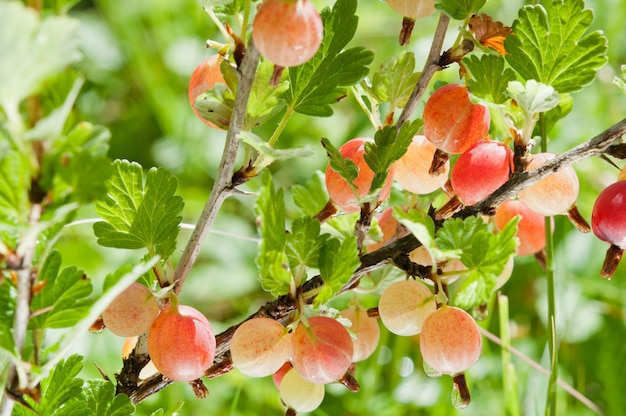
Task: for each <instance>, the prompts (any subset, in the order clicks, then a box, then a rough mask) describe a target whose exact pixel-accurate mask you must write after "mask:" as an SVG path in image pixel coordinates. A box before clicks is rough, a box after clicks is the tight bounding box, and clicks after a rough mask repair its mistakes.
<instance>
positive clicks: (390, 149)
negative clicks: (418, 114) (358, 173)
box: [363, 119, 424, 192]
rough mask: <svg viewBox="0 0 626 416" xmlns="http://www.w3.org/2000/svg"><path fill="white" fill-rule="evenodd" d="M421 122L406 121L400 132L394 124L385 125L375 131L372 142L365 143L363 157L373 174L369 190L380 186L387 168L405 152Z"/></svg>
mask: <svg viewBox="0 0 626 416" xmlns="http://www.w3.org/2000/svg"><path fill="white" fill-rule="evenodd" d="M423 124H424V123H423V121H422V120H421V119H417V120H414V121H411V122H406V123H404V124H403V125H402V127H401V128H400V132H398V129H397V128H396V127H395V126H385V127H383V128H382V129H381V130H378V131H376V134H375V135H374V143H371V142H368V143H365V155H364V156H363V158H364V159H365V162H366V163H367V165H368V166H369V167H370V169H372V171H373V172H374V174H375V175H374V179H373V180H372V184H371V186H370V192H374V191H375V190H378V189H380V188H382V186H383V185H384V183H385V180H386V179H387V175H388V174H389V169H390V168H391V166H392V165H393V164H394V163H395V162H396V161H397V160H398V159H400V158H401V157H402V155H404V154H405V153H406V149H407V148H408V147H409V144H411V141H412V140H413V136H415V135H416V134H417V131H418V130H419V129H420V128H421V127H422V125H423Z"/></svg>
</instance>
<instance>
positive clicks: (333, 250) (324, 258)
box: [315, 235, 361, 305]
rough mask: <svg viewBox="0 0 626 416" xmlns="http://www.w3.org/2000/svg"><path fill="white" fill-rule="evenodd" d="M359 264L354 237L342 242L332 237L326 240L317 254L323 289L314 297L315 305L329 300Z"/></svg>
mask: <svg viewBox="0 0 626 416" xmlns="http://www.w3.org/2000/svg"><path fill="white" fill-rule="evenodd" d="M360 264H361V262H360V260H359V251H358V249H357V246H356V237H355V236H354V235H351V236H349V237H346V238H345V239H344V240H343V241H340V240H339V239H337V238H334V237H333V238H329V239H327V240H326V241H325V242H324V244H323V245H322V248H321V250H320V252H319V269H320V275H321V276H322V280H324V287H322V289H321V290H320V292H319V294H318V295H317V296H316V297H315V305H322V304H324V303H326V302H328V301H329V300H331V299H332V298H333V297H334V296H335V294H336V293H337V292H339V290H340V289H341V288H342V287H343V286H344V285H345V284H346V283H347V282H348V280H350V277H352V275H353V274H354V271H355V270H356V269H357V267H359V266H360Z"/></svg>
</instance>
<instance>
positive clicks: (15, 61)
mask: <svg viewBox="0 0 626 416" xmlns="http://www.w3.org/2000/svg"><path fill="white" fill-rule="evenodd" d="M77 29H78V21H77V20H75V19H71V18H69V17H67V16H51V17H48V18H46V19H44V20H43V21H42V20H40V18H39V16H38V15H37V12H35V11H34V10H33V9H30V8H27V7H26V6H25V5H24V4H23V3H22V2H15V1H10V2H1V3H0V54H1V55H2V60H1V61H0V104H2V105H3V106H6V105H9V106H11V107H14V108H17V103H19V102H20V101H21V100H22V99H24V98H26V97H27V96H29V95H30V94H34V93H36V92H37V91H38V90H39V88H41V85H42V83H43V82H44V81H45V80H46V79H48V78H50V77H51V76H53V75H55V74H57V73H59V72H60V71H62V70H63V69H65V68H66V67H67V66H68V65H69V64H71V63H73V62H75V61H76V60H77V59H78V57H79V56H80V55H79V54H78V37H77V36H76V30H77ZM11 110H13V108H11Z"/></svg>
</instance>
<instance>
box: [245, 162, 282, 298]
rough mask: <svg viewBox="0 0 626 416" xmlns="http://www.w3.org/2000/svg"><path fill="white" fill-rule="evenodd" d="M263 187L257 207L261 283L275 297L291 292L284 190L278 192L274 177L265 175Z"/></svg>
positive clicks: (258, 264)
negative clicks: (286, 247)
mask: <svg viewBox="0 0 626 416" xmlns="http://www.w3.org/2000/svg"><path fill="white" fill-rule="evenodd" d="M262 180H263V186H262V188H261V190H260V192H259V197H258V199H257V201H256V204H255V206H254V209H255V212H256V214H257V216H258V217H259V231H260V234H261V243H260V245H259V253H258V255H257V258H256V263H257V266H258V267H259V281H260V282H261V286H262V287H263V289H265V290H266V291H268V292H270V293H271V294H272V295H274V296H280V295H284V294H286V293H288V292H289V287H290V284H291V273H290V271H289V259H288V258H287V255H286V254H285V244H286V237H285V201H284V195H283V190H282V189H279V190H278V191H276V189H275V188H274V182H273V181H272V176H271V175H270V174H269V173H267V172H266V173H265V174H263V176H262Z"/></svg>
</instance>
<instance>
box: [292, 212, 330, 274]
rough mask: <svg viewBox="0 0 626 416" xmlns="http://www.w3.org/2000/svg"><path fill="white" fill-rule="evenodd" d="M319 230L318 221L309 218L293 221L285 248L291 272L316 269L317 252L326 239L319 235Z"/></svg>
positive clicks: (324, 236)
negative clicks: (309, 268)
mask: <svg viewBox="0 0 626 416" xmlns="http://www.w3.org/2000/svg"><path fill="white" fill-rule="evenodd" d="M320 228H321V227H320V223H319V221H318V220H316V219H313V218H310V217H300V218H296V219H295V220H294V221H293V223H292V224H291V232H290V233H288V234H287V241H286V247H285V249H286V252H287V257H288V258H289V264H290V267H291V270H299V269H300V270H302V269H304V268H306V267H312V268H317V265H318V259H319V252H320V249H321V248H322V247H323V246H324V243H325V241H326V237H327V235H323V236H321V235H320ZM296 275H298V272H296Z"/></svg>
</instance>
